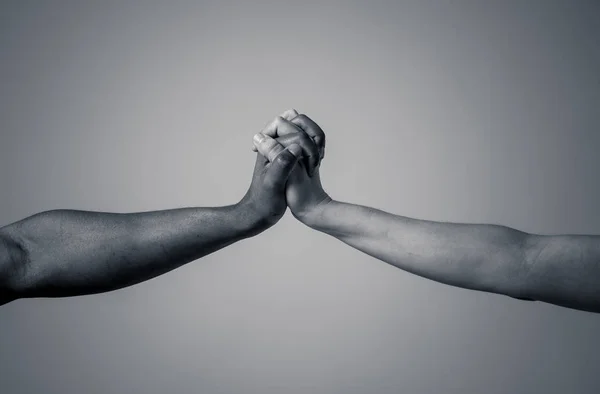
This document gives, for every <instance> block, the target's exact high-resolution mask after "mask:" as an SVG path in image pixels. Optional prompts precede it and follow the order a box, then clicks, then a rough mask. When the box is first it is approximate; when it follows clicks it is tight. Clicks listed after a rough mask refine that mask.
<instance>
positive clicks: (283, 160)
mask: <svg viewBox="0 0 600 394" xmlns="http://www.w3.org/2000/svg"><path fill="white" fill-rule="evenodd" d="M293 161H294V156H293V155H292V154H291V153H289V152H281V153H280V154H279V155H277V157H276V158H275V162H276V163H277V164H278V165H280V166H287V165H289V164H291V163H292V162H293Z"/></svg>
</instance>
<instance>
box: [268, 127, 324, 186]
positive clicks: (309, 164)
mask: <svg viewBox="0 0 600 394" xmlns="http://www.w3.org/2000/svg"><path fill="white" fill-rule="evenodd" d="M261 134H263V135H264V136H266V137H270V138H278V137H282V136H287V135H294V136H295V138H294V140H293V143H297V144H298V145H300V147H301V148H302V153H303V156H304V157H305V160H304V161H305V162H306V168H307V171H308V174H309V175H310V176H312V175H313V174H314V171H315V169H316V168H317V165H318V164H319V161H320V159H321V154H320V152H319V149H318V147H317V145H316V144H315V142H314V141H313V140H312V139H311V138H310V137H309V136H308V134H306V133H305V132H304V131H303V130H302V129H301V128H300V127H298V126H296V125H295V124H293V123H292V122H289V121H287V120H285V119H283V118H282V117H281V116H278V117H277V118H275V120H274V121H273V122H271V124H270V125H268V126H267V127H266V128H265V130H263V132H262V133H261ZM291 143H292V142H289V143H288V144H291ZM269 160H271V159H270V158H269Z"/></svg>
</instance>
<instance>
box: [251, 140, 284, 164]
mask: <svg viewBox="0 0 600 394" xmlns="http://www.w3.org/2000/svg"><path fill="white" fill-rule="evenodd" d="M252 142H253V143H254V146H255V147H256V149H257V151H258V153H260V154H261V155H263V156H264V157H266V158H267V160H269V161H270V162H273V160H275V158H276V157H277V155H279V154H280V153H281V152H282V151H283V150H284V149H285V148H284V147H283V145H281V144H280V143H279V142H277V141H275V140H274V139H273V138H271V137H269V136H268V135H263V134H261V133H258V134H256V135H255V136H254V138H253V139H252Z"/></svg>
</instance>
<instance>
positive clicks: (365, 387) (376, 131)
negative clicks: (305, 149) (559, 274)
mask: <svg viewBox="0 0 600 394" xmlns="http://www.w3.org/2000/svg"><path fill="white" fill-rule="evenodd" d="M319 3H320V4H318V5H317V3H314V4H313V3H307V2H300V1H296V2H293V3H283V2H279V1H277V2H275V1H273V2H271V3H266V2H265V3H257V2H240V3H238V4H230V3H226V2H214V3H212V4H208V3H206V4H205V3H200V2H167V1H163V2H162V3H153V2H150V1H138V2H134V1H112V2H81V1H72V2H64V1H52V2H50V1H37V2H30V1H22V0H18V1H17V0H15V1H3V2H2V3H1V4H0V56H1V61H0V87H1V89H2V93H1V94H0V129H1V130H2V137H1V138H2V139H1V141H0V142H1V143H0V160H1V163H0V181H1V188H0V200H1V204H0V223H2V224H8V223H10V222H12V221H16V220H18V219H20V218H23V217H25V216H28V215H30V214H33V213H36V212H39V211H43V210H49V209H55V208H72V209H84V210H96V211H116V212H131V211H145V210H155V209H167V208H175V207H184V206H218V205H226V204H230V203H234V202H236V201H237V200H239V198H241V197H242V195H243V194H244V192H245V190H246V188H247V186H248V185H249V182H250V175H251V172H252V166H253V163H254V154H253V153H252V152H251V150H250V148H251V138H252V135H253V134H254V133H256V132H257V131H259V130H260V129H261V128H262V127H263V125H264V124H265V123H267V122H268V121H269V120H270V119H271V118H273V117H274V116H275V115H277V114H278V113H279V112H281V111H283V110H285V109H287V108H289V107H294V108H297V109H298V110H299V111H301V112H305V113H307V114H308V115H309V116H311V117H313V118H314V119H315V120H316V121H317V122H319V123H320V124H321V125H322V127H323V129H324V130H325V132H326V133H327V136H328V151H327V155H326V158H325V161H324V162H323V165H322V170H321V172H322V179H323V183H324V186H325V188H326V190H327V191H328V192H329V193H330V194H331V195H332V196H333V197H334V198H336V199H341V200H344V201H350V202H354V203H361V204H366V205H370V206H375V207H378V208H381V209H385V210H388V211H390V212H393V213H397V214H401V215H406V216H410V217H416V218H422V219H431V220H442V221H459V222H485V223H497V224H503V225H508V226H511V227H515V228H518V229H521V230H524V231H530V232H536V233H544V234H549V233H596V234H597V233H600V210H599V209H598V201H600V177H598V171H597V169H598V168H599V166H600V156H599V155H598V149H599V147H600V133H599V131H600V110H599V109H600V73H599V71H598V70H600V23H598V21H599V20H600V3H599V2H597V1H561V2H557V1H495V2H475V1H462V2H459V1H452V2H449V1H448V2H442V1H438V2H425V1H414V2H403V3H398V4H397V2H387V3H384V2H368V3H367V2H363V3H359V2H338V3H324V2H319ZM599 334H600V315H594V314H591V313H584V312H578V311H572V310H567V309H563V308H559V307H554V306H550V305H545V304H540V303H526V302H519V301H516V300H511V299H509V298H506V297H501V296H496V295H490V294H484V293H478V292H470V291H466V290H462V289H457V288H451V287H448V286H445V285H440V284H435V283H433V282H430V281H427V280H425V279H421V278H418V277H415V276H411V275H409V274H406V273H404V272H402V271H400V270H398V269H396V268H393V267H391V266H388V265H386V264H384V263H381V262H379V261H377V260H375V259H373V258H370V257H368V256H366V255H363V254H361V253H360V252H357V251H355V250H353V249H351V248H349V247H347V246H345V245H344V244H342V243H341V242H339V241H337V240H335V239H334V238H330V237H328V236H326V235H324V234H321V233H317V232H311V231H310V230H309V229H308V228H306V227H304V226H303V225H302V224H300V223H298V222H296V221H295V220H294V219H293V217H291V215H287V216H286V217H284V219H283V220H282V221H281V222H280V223H279V224H278V225H277V226H276V227H274V228H272V229H270V230H269V231H267V232H265V233H263V234H261V235H259V236H257V237H256V238H253V239H249V240H245V241H242V242H240V243H237V244H235V245H233V246H231V247H229V248H226V249H224V250H221V251H219V252H217V253H215V254H213V255H210V256H208V257H205V258H204V259H202V260H201V261H198V262H195V263H192V264H190V265H187V266H185V267H183V268H181V269H179V270H176V271H174V272H172V273H169V274H167V275H165V276H163V277H160V278H157V279H154V280H151V281H149V282H146V283H143V284H140V285H137V286H134V287H131V288H128V289H124V290H120V291H116V292H113V293H109V294H102V295H94V296H86V297H78V298H71V299H57V300H50V299H34V300H21V301H17V302H14V303H12V304H8V305H6V306H4V307H2V308H0V384H1V386H2V387H1V388H0V392H2V393H3V394H13V393H48V394H51V393H60V394H71V393H73V394H75V393H77V394H79V393H173V394H175V393H228V394H229V393H376V394H379V393H399V392H403V393H597V392H600V373H599V370H598V366H599V365H600V353H599V350H600V338H599Z"/></svg>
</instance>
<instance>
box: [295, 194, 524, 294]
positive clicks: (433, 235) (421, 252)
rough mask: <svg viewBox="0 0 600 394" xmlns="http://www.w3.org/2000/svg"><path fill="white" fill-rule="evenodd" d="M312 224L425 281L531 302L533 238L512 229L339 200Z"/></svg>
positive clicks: (310, 221) (327, 206) (323, 207)
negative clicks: (528, 275)
mask: <svg viewBox="0 0 600 394" xmlns="http://www.w3.org/2000/svg"><path fill="white" fill-rule="evenodd" d="M306 224H307V225H309V226H310V227H312V228H314V229H316V230H319V231H322V232H324V233H327V234H329V235H332V236H334V237H336V238H338V239H339V240H341V241H343V242H345V243H346V244H348V245H350V246H352V247H354V248H356V249H358V250H361V251H363V252H364V253H367V254H369V255H371V256H373V257H375V258H377V259H380V260H382V261H385V262H387V263H389V264H392V265H394V266H396V267H398V268H400V269H403V270H405V271H408V272H411V273H413V274H417V275H419V276H422V277H425V278H429V279H432V280H435V281H438V282H442V283H446V284H449V285H453V286H458V287H463V288H468V289H474V290H482V291H489V292H494V293H501V294H506V295H509V296H512V297H517V298H527V297H528V296H527V294H526V293H527V291H526V290H527V289H526V285H525V275H524V272H525V270H524V269H525V267H526V259H527V256H526V253H525V251H526V248H525V245H526V244H527V242H528V239H529V235H528V234H526V233H523V232H520V231H517V230H513V229H510V228H508V227H503V226H494V225H474V224H454V223H440V222H431V221H424V220H415V219H410V218H406V217H402V216H397V215H393V214H390V213H387V212H383V211H381V210H378V209H374V208H369V207H365V206H360V205H353V204H348V203H343V202H339V201H335V200H334V201H331V202H329V203H327V204H324V205H323V206H321V207H320V208H319V209H318V210H317V211H316V213H315V214H314V215H313V216H312V217H311V219H310V220H309V221H307V222H306Z"/></svg>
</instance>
